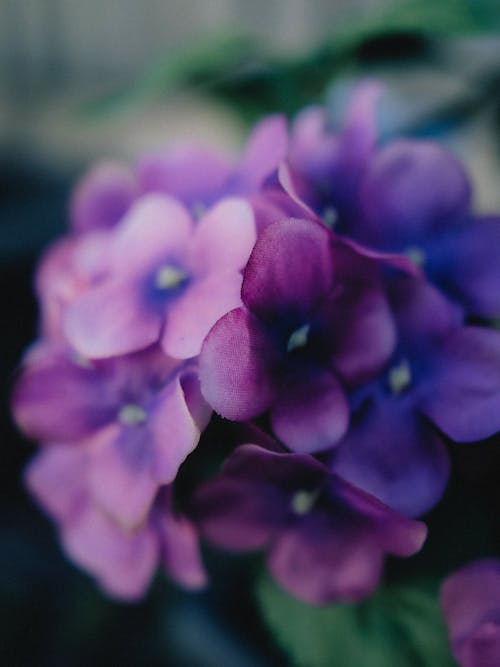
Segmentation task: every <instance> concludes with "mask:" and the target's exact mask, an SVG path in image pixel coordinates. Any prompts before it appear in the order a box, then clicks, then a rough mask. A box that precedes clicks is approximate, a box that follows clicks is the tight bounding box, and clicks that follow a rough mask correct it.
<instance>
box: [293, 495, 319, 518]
mask: <svg viewBox="0 0 500 667" xmlns="http://www.w3.org/2000/svg"><path fill="white" fill-rule="evenodd" d="M317 497H318V492H317V491H305V490H304V489H302V490H300V491H297V492H296V493H295V494H294V495H293V496H292V510H293V512H294V514H298V515H299V516H303V515H304V514H308V513H309V512H310V511H311V510H312V508H313V505H314V503H315V502H316V499H317Z"/></svg>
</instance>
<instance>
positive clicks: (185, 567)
mask: <svg viewBox="0 0 500 667" xmlns="http://www.w3.org/2000/svg"><path fill="white" fill-rule="evenodd" d="M154 527H155V529H156V532H157V534H158V536H159V540H160V557H161V562H162V564H163V567H164V568H165V570H166V572H167V573H168V575H169V576H170V577H171V578H172V579H173V580H174V581H175V582H176V583H177V584H179V585H180V586H183V587H184V588H187V589H189V590H199V589H201V588H204V587H205V586H206V585H207V583H208V577H207V573H206V571H205V568H204V566H203V561H202V558H201V553H200V545H199V540H198V533H197V531H196V528H195V526H194V524H193V523H192V522H191V521H189V520H188V519H187V518H186V517H184V516H181V515H174V514H173V512H172V510H171V508H168V509H167V508H161V511H157V513H156V516H155V519H154Z"/></svg>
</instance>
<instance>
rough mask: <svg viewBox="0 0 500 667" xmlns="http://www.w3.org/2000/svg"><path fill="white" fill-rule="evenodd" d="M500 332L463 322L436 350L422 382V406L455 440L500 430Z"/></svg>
mask: <svg viewBox="0 0 500 667" xmlns="http://www.w3.org/2000/svg"><path fill="white" fill-rule="evenodd" d="M499 405H500V332H498V331H494V330H491V329H485V328H484V329H483V328H480V327H464V328H461V329H458V330H457V331H456V332H455V333H454V334H452V335H450V336H449V338H448V339H447V340H446V342H445V343H444V345H442V346H441V347H440V348H438V349H437V350H436V353H435V355H434V358H433V365H432V366H431V368H429V371H428V373H427V375H426V379H425V381H424V382H423V386H422V403H421V409H422V411H423V412H424V413H425V414H426V415H427V416H428V417H429V418H430V419H431V420H432V421H433V422H434V424H436V426H438V428H440V429H441V430H442V431H444V433H446V435H447V436H449V437H450V438H451V439H452V440H455V441H457V442H473V441H475V440H482V439H484V438H488V437H490V436H491V435H493V434H495V433H497V432H498V431H500V410H499V409H498V407H499Z"/></svg>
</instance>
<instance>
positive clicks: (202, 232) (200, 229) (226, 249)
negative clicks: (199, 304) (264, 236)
mask: <svg viewBox="0 0 500 667" xmlns="http://www.w3.org/2000/svg"><path fill="white" fill-rule="evenodd" d="M256 238H257V234H256V228H255V220H254V215H253V211H252V208H251V206H250V205H249V204H248V203H247V202H246V201H245V200H244V199H237V198H236V197H235V198H231V199H229V198H228V199H223V200H222V201H221V202H219V203H218V204H217V205H216V206H214V207H213V208H212V209H210V211H209V212H208V213H207V214H206V215H204V216H203V217H202V219H201V220H200V221H199V222H198V224H197V226H196V231H195V233H194V235H193V239H192V242H191V249H190V261H189V263H190V265H191V266H192V267H193V268H194V269H195V270H196V273H199V274H204V273H205V272H210V271H214V272H215V271H217V272H222V271H224V270H227V269H232V270H240V269H242V268H243V267H244V266H245V264H246V262H247V260H248V258H249V256H250V253H251V252H252V248H253V246H254V244H255V241H256Z"/></svg>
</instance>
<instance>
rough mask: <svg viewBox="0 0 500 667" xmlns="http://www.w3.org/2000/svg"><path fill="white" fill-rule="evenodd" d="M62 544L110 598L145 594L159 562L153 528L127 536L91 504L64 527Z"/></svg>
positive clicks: (138, 596)
mask: <svg viewBox="0 0 500 667" xmlns="http://www.w3.org/2000/svg"><path fill="white" fill-rule="evenodd" d="M62 542H63V545H64V548H65V550H66V552H67V553H68V555H69V556H70V558H71V559H72V560H74V561H75V562H76V563H77V564H78V565H80V566H81V567H82V568H84V569H85V570H87V571H88V572H90V573H91V574H93V575H94V576H95V577H96V578H97V579H98V581H99V583H100V584H101V586H102V587H103V588H104V589H105V590H106V591H107V592H108V593H109V594H110V595H112V596H114V597H117V598H121V599H125V600H127V599H128V600H135V599H138V598H140V597H142V596H143V595H144V593H145V592H146V590H147V588H148V586H149V583H150V581H151V578H152V576H153V573H154V571H155V568H156V564H157V561H158V547H159V545H158V539H157V537H156V535H155V534H154V532H153V531H152V530H151V529H149V528H148V527H144V528H142V529H140V530H139V531H138V532H136V533H127V532H125V531H123V530H122V529H120V528H119V527H118V526H117V525H116V524H114V523H113V522H112V521H111V520H110V519H109V518H108V517H107V516H106V515H105V514H103V513H101V512H100V511H98V510H97V509H96V508H94V507H93V506H92V505H89V506H88V507H87V508H86V510H85V511H83V512H82V513H81V514H80V515H79V516H78V517H77V518H75V520H74V521H71V522H70V523H68V524H66V525H65V526H63V530H62Z"/></svg>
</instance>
